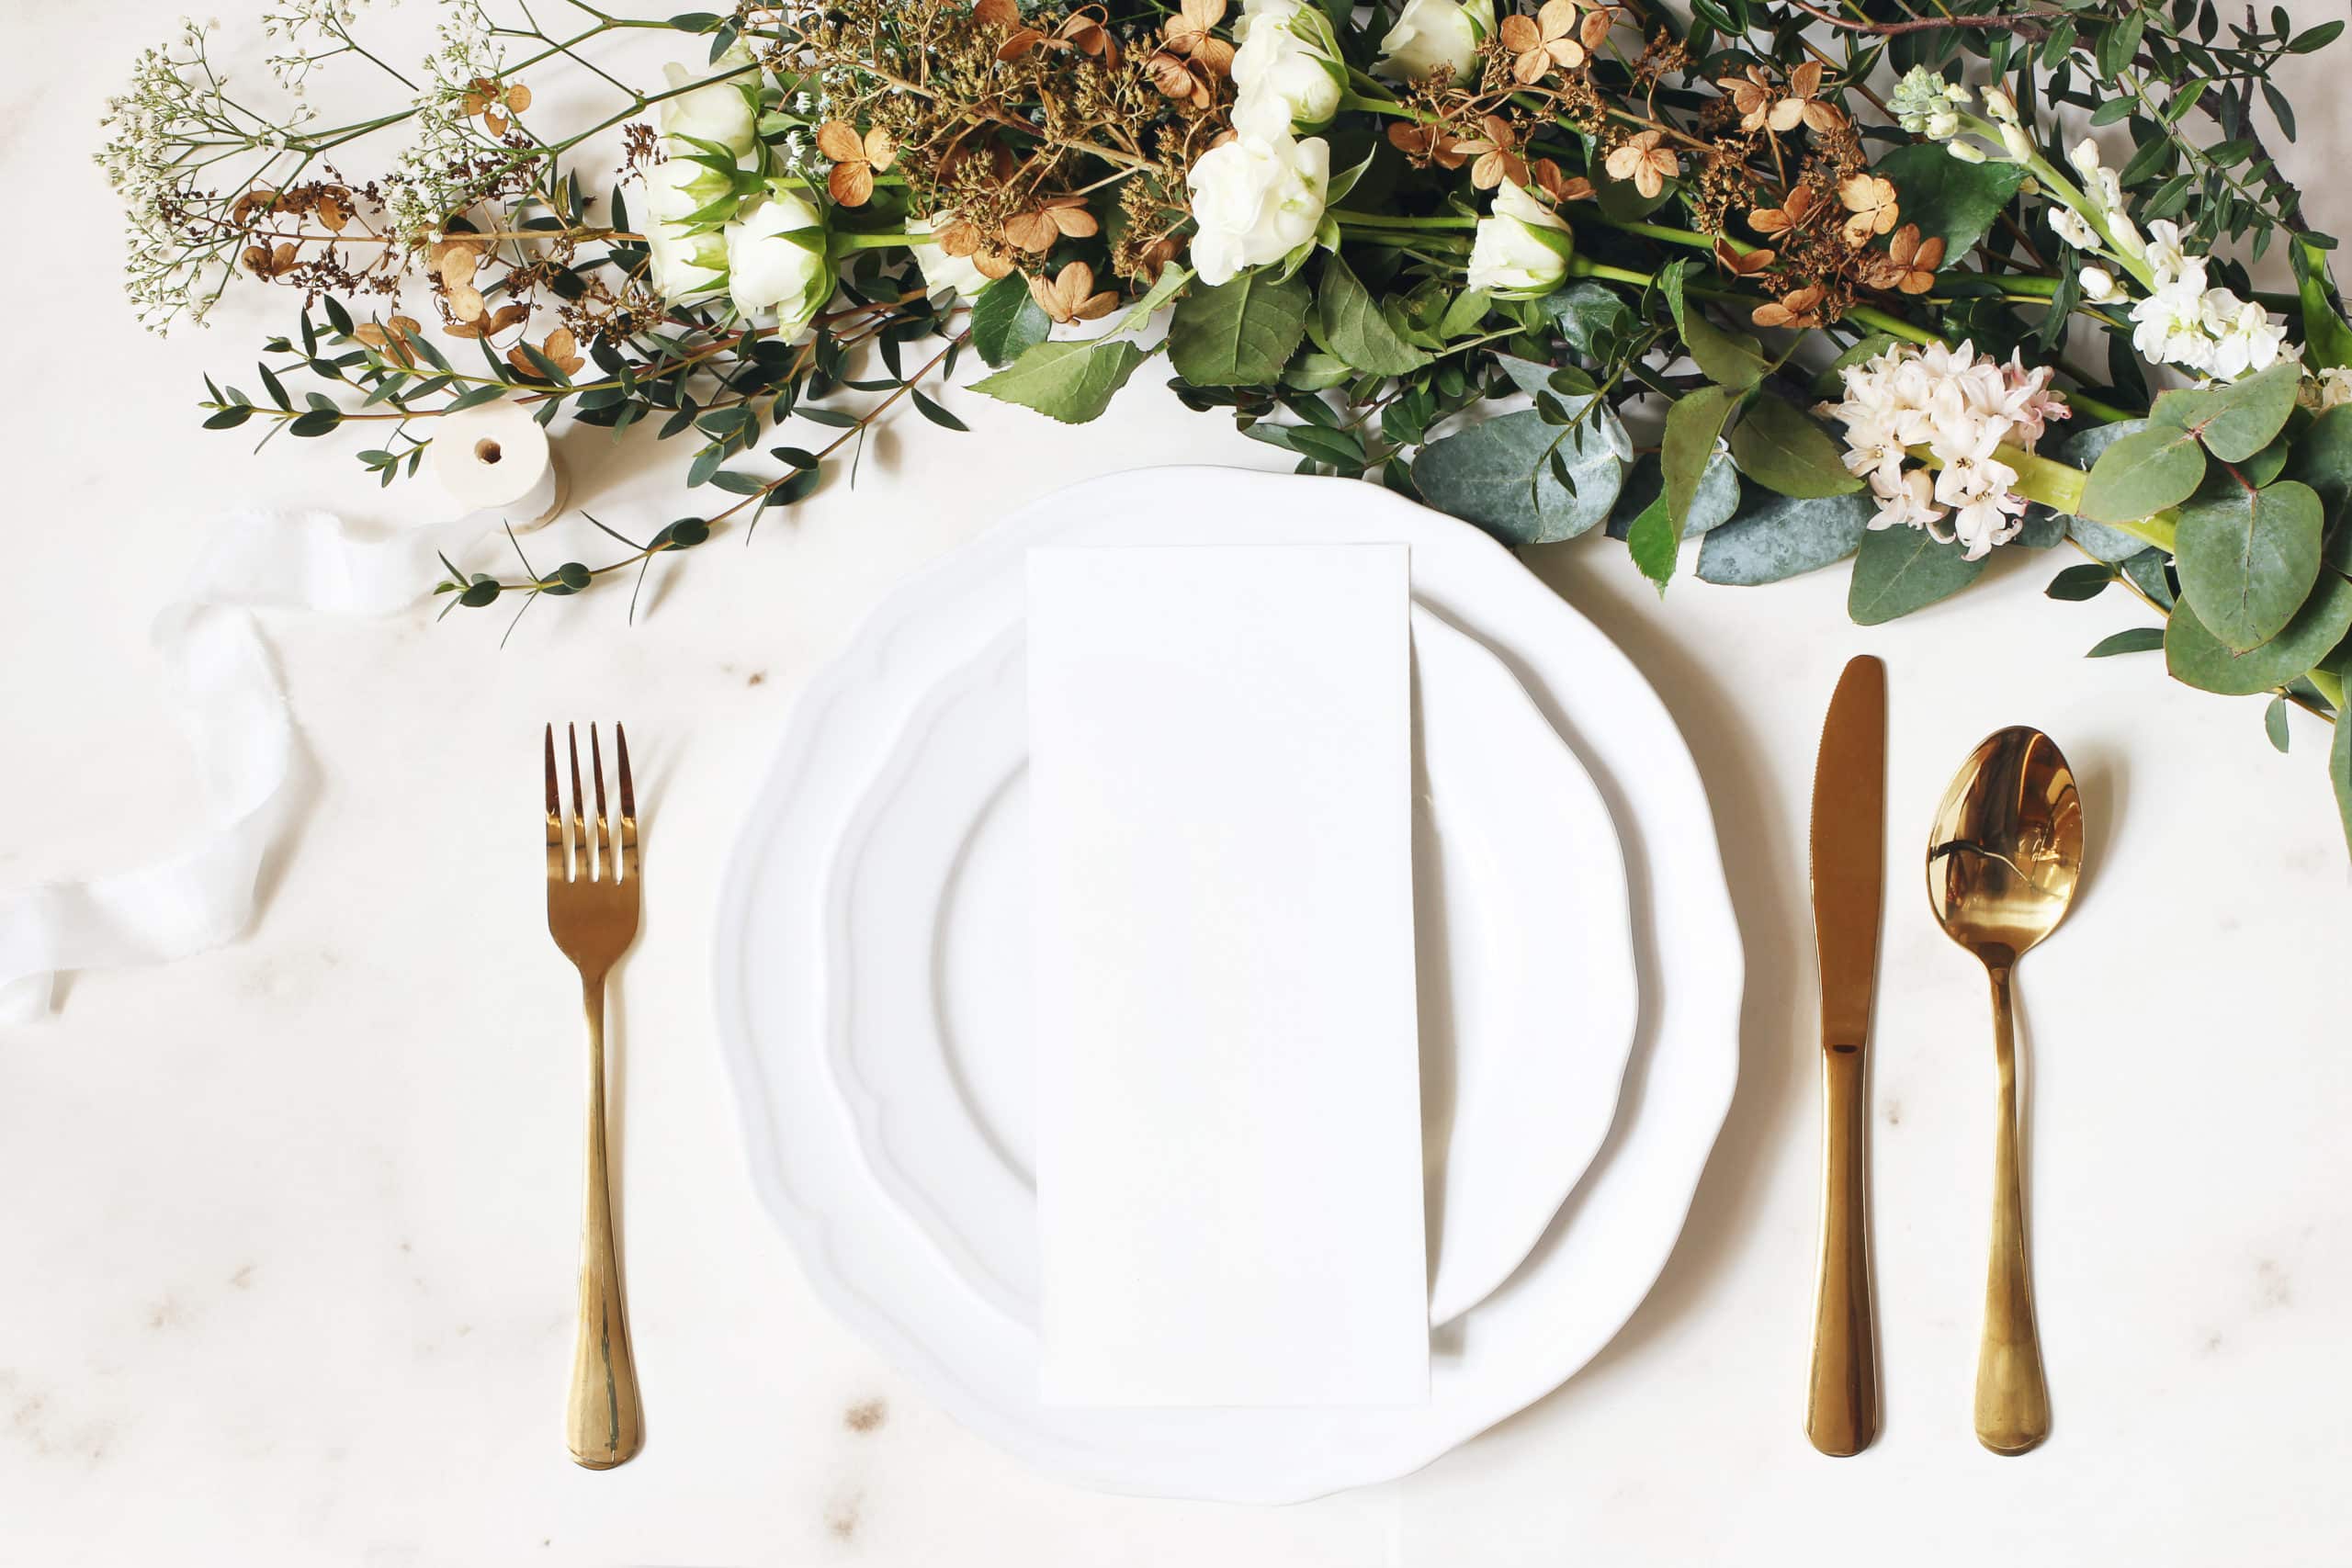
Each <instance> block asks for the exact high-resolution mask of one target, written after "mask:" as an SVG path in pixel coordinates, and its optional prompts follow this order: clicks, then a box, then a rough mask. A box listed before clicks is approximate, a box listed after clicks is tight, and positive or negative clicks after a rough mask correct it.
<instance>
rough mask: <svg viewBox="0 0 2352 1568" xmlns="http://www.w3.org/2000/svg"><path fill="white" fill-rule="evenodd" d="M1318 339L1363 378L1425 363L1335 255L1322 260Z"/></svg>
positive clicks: (1396, 373)
mask: <svg viewBox="0 0 2352 1568" xmlns="http://www.w3.org/2000/svg"><path fill="white" fill-rule="evenodd" d="M1315 308H1316V313H1317V317H1318V319H1319V320H1320V321H1321V323H1322V327H1323V341H1324V343H1325V344H1326V346H1327V347H1328V348H1329V350H1330V352H1331V353H1332V354H1334V355H1338V356H1339V357H1340V358H1341V359H1344V360H1346V361H1347V362H1348V363H1349V364H1350V365H1351V366H1353V367H1355V368H1357V369H1358V370H1361V371H1363V372H1364V373H1365V374H1366V375H1368V376H1405V375H1409V374H1410V373H1412V372H1413V371H1415V370H1418V369H1419V368H1420V367H1422V366H1424V365H1427V364H1428V363H1429V362H1430V356H1429V355H1426V354H1424V353H1422V352H1421V351H1420V350H1419V349H1418V348H1415V347H1414V346H1413V345H1412V344H1409V343H1407V342H1406V341H1405V340H1404V338H1403V337H1402V336H1400V335H1399V334H1398V333H1397V329H1396V328H1395V327H1394V326H1392V325H1390V324H1389V321H1388V318H1387V317H1385V316H1384V315H1382V314H1381V313H1380V301H1379V300H1377V299H1374V298H1373V295H1372V291H1371V290H1370V289H1368V288H1365V287H1364V286H1363V283H1362V282H1361V281H1359V280H1358V279H1357V277H1356V275H1355V274H1354V273H1353V272H1351V271H1350V270H1349V268H1348V264H1347V263H1346V262H1345V261H1344V260H1342V259H1341V258H1340V255H1339V254H1337V253H1334V254H1332V255H1331V256H1330V258H1329V260H1327V261H1325V262H1324V264H1323V287H1322V288H1321V290H1320V291H1319V292H1318V293H1317V295H1316V297H1315Z"/></svg>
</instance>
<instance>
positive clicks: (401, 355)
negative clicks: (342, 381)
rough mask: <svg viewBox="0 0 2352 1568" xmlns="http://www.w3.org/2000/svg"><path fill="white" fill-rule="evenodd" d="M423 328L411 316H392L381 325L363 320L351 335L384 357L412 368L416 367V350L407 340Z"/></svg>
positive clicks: (421, 331) (422, 330)
mask: <svg viewBox="0 0 2352 1568" xmlns="http://www.w3.org/2000/svg"><path fill="white" fill-rule="evenodd" d="M387 328H389V329H390V330H389V331H388V330H387ZM423 332H424V328H423V327H421V326H419V325H418V324H417V322H416V318H414V317H413V316H394V317H393V318H392V319H391V320H390V321H388V322H386V323H384V325H382V326H379V325H378V324H377V323H376V322H374V321H363V322H362V323H360V324H359V325H358V326H356V327H354V328H353V329H352V332H351V335H352V336H353V337H356V338H357V339H358V340H359V341H360V342H361V343H364V344H367V345H368V347H370V348H372V349H375V350H376V351H377V352H378V353H379V354H381V355H383V356H384V357H385V358H387V359H389V360H391V361H393V362H394V363H395V364H399V365H403V366H406V367H408V368H410V369H412V370H413V369H415V368H416V350H415V349H414V348H413V347H412V346H410V344H409V341H408V340H409V338H410V337H411V336H412V335H413V334H417V333H423Z"/></svg>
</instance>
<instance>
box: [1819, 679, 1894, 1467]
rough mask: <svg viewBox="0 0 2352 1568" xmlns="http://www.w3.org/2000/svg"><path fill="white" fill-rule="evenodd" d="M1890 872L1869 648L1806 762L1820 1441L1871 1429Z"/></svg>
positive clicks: (1880, 724) (1839, 1448) (1858, 1438)
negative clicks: (1870, 1165) (1817, 1091)
mask: <svg viewBox="0 0 2352 1568" xmlns="http://www.w3.org/2000/svg"><path fill="white" fill-rule="evenodd" d="M1885 875H1886V666H1885V665H1884V664H1883V663H1881V662H1880V661H1879V660H1876V659H1873V658H1871V657H1870V656H1869V655H1867V654H1865V655H1862V656H1861V657H1860V658H1857V659H1855V660H1851V661H1850V662H1849V663H1848V664H1847V666H1846V671H1845V673H1844V674H1843V675H1841V676H1839V677H1838V690H1837V692H1836V693H1835V694H1833V695H1832V696H1831V697H1830V699H1829V717H1828V719H1827V721H1826V723H1825V724H1824V725H1823V726H1822V731H1821V751H1820V754H1819V757H1818V758H1817V760H1816V761H1815V764H1814V773H1813V878H1812V880H1813V940H1814V950H1815V954H1816V956H1817V959H1818V962H1819V965H1820V975H1821V1047H1822V1049H1821V1086H1822V1143H1821V1170H1822V1184H1821V1247H1820V1269H1819V1277H1818V1280H1817V1283H1816V1288H1815V1303H1814V1321H1813V1373H1812V1385H1811V1388H1810V1390H1809V1393H1808V1397H1807V1400H1806V1405H1805V1435H1806V1436H1807V1437H1809V1438H1812V1440H1813V1446H1814V1447H1815V1448H1816V1449H1819V1450H1821V1451H1822V1452H1823V1453H1826V1454H1833V1455H1839V1456H1843V1455H1847V1454H1856V1453H1860V1452H1861V1450H1864V1449H1865V1448H1868V1447H1869V1446H1870V1443H1871V1438H1874V1437H1876V1436H1877V1435H1878V1345H1877V1331H1876V1324H1875V1322H1874V1319H1873V1315H1872V1313H1871V1274H1870V1209H1869V1182H1868V1171H1867V1169H1866V1167H1865V1164H1864V1153H1865V1135H1866V1134H1867V1131H1868V1122H1869V1104H1868V1100H1867V1097H1866V1095H1865V1092H1864V1085H1865V1081H1866V1080H1865V1075H1864V1066H1865V1060H1866V1054H1865V1051H1864V1047H1865V1046H1866V1045H1868V1044H1869V1043H1870V1029H1871V997H1872V994H1873V993H1874V991H1875V990H1876V987H1877V980H1878V930H1879V916H1880V911H1881V906H1882V903H1883V897H1884V885H1885Z"/></svg>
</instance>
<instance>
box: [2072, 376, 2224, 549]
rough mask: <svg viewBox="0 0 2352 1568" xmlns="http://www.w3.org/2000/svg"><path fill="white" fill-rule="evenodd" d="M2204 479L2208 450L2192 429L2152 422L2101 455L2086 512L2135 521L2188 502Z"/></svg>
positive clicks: (2095, 517) (2087, 488)
mask: <svg viewBox="0 0 2352 1568" xmlns="http://www.w3.org/2000/svg"><path fill="white" fill-rule="evenodd" d="M2167 395H2169V394H2167ZM2204 479H2205V453H2204V450H2203V449H2202V448H2201V447H2199V446H2198V445H2197V437H2196V436H2195V435H2194V434H2190V432H2189V431H2188V429H2186V428H2177V427H2174V426H2171V425H2165V424H2158V423H2151V424H2150V425H2149V426H2148V427H2147V428H2146V429H2143V430H2135V431H2133V432H2131V434H2128V435H2124V436H2120V437H2119V438H2118V439H2117V440H2116V442H2115V443H2114V445H2112V446H2109V447H2108V449H2107V450H2106V451H2104V452H2102V453H2100V454H2099V457H2098V462H2097V463H2095V464H2093V465H2092V466H2091V476H2090V479H2089V481H2088V482H2087V483H2086V484H2085V485H2084V486H2083V499H2082V504H2081V508H2080V511H2081V514H2082V515H2083V516H2085V517H2087V518H2089V519H2090V520H2091V521H2092V522H2094V523H2135V522H2138V521H2139V520H2140V519H2141V518H2143V517H2150V516H2153V515H2154V514H2155V513H2159V512H2162V511H2164V510H2165V508H2166V507H2168V506H2177V505H2179V504H2180V503H2181V502H2184V501H2187V500H2188V498H2189V497H2190V496H2192V495H2194V494H2195V493H2197V487H2198V486H2199V484H2200V483H2202V482H2203V481H2204Z"/></svg>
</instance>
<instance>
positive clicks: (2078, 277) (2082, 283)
mask: <svg viewBox="0 0 2352 1568" xmlns="http://www.w3.org/2000/svg"><path fill="white" fill-rule="evenodd" d="M2075 285H2076V287H2078V288H2081V289H2082V291H2083V298H2084V299H2086V300H2088V301H2089V302H2090V303H2092V304H2094V305H2105V304H2108V303H2109V302H2110V301H2113V300H2115V299H2120V298H2122V295H2123V290H2122V289H2121V288H2120V287H2118V286H2117V284H2116V281H2115V275H2114V274H2113V273H2111V272H2109V271H2108V270H2107V268H2105V267H2103V266H2086V267H2085V268H2083V270H2082V271H2080V272H2078V273H2076V274H2075Z"/></svg>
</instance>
